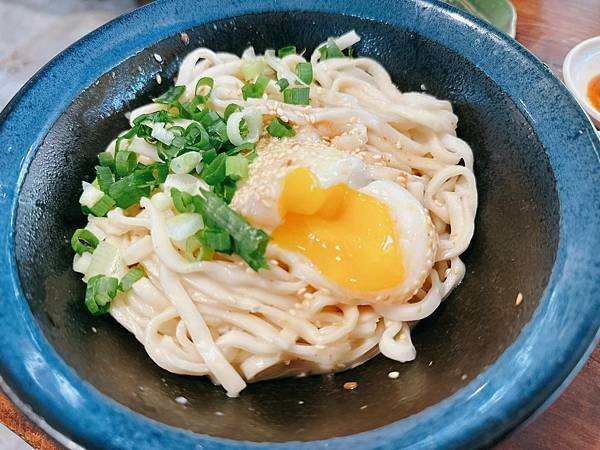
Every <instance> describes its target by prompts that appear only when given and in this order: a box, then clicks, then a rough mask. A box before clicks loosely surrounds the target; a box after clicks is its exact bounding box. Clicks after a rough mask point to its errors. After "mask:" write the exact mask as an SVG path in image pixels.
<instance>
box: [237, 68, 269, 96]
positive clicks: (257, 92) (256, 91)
mask: <svg viewBox="0 0 600 450" xmlns="http://www.w3.org/2000/svg"><path fill="white" fill-rule="evenodd" d="M268 84H269V78H268V77H266V76H265V75H262V74H261V75H259V76H258V77H257V78H256V81H255V82H254V83H246V84H244V85H243V86H242V97H244V100H247V99H248V98H261V97H262V96H263V94H264V93H265V89H266V88H267V86H268Z"/></svg>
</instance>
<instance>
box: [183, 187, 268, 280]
mask: <svg viewBox="0 0 600 450" xmlns="http://www.w3.org/2000/svg"><path fill="white" fill-rule="evenodd" d="M193 202H194V206H195V208H196V212H199V213H200V214H202V216H203V217H204V219H205V223H209V222H210V224H211V228H215V229H222V230H224V231H226V232H227V233H229V235H231V238H232V239H233V250H234V251H235V252H236V253H237V254H238V255H240V257H241V258H242V259H243V260H244V261H246V262H247V263H248V265H249V266H250V267H251V268H252V269H254V270H258V269H260V268H263V267H264V268H266V267H268V265H267V260H266V259H265V250H266V248H267V244H268V243H269V239H270V238H269V235H267V234H266V233H265V232H264V231H263V230H261V229H259V228H254V227H253V226H252V225H250V224H249V223H248V221H247V220H246V219H244V218H243V217H242V216H241V215H239V214H238V213H237V212H235V211H234V210H233V209H231V208H230V207H229V206H228V205H227V203H225V201H224V200H223V199H221V198H220V197H219V196H217V195H216V194H214V193H212V192H210V191H204V190H202V195H196V196H194V197H193Z"/></svg>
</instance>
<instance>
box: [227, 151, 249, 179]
mask: <svg viewBox="0 0 600 450" xmlns="http://www.w3.org/2000/svg"><path fill="white" fill-rule="evenodd" d="M225 175H227V176H228V177H230V178H231V179H232V180H239V179H240V178H245V177H247V176H248V160H247V159H246V158H244V157H243V156H241V155H235V156H227V157H226V158H225Z"/></svg>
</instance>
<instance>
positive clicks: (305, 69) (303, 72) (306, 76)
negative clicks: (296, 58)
mask: <svg viewBox="0 0 600 450" xmlns="http://www.w3.org/2000/svg"><path fill="white" fill-rule="evenodd" d="M296 75H298V78H300V79H301V80H302V82H304V83H305V84H310V83H312V80H313V69H312V64H311V63H309V62H301V63H298V64H297V65H296Z"/></svg>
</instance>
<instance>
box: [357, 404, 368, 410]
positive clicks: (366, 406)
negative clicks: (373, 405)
mask: <svg viewBox="0 0 600 450" xmlns="http://www.w3.org/2000/svg"><path fill="white" fill-rule="evenodd" d="M368 407H369V405H362V406H361V407H360V408H359V409H361V410H363V409H367V408H368Z"/></svg>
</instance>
